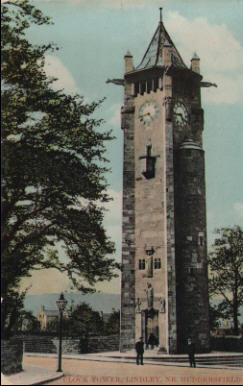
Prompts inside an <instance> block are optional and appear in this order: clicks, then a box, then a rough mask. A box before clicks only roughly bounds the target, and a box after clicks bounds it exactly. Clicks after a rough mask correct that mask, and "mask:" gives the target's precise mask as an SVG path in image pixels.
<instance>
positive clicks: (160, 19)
mask: <svg viewBox="0 0 243 386" xmlns="http://www.w3.org/2000/svg"><path fill="white" fill-rule="evenodd" d="M162 9H163V8H162V7H160V8H159V22H160V23H162Z"/></svg>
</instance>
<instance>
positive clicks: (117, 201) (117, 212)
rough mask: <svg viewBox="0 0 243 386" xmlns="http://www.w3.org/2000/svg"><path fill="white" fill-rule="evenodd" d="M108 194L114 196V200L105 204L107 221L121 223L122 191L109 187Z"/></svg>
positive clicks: (110, 223)
mask: <svg viewBox="0 0 243 386" xmlns="http://www.w3.org/2000/svg"><path fill="white" fill-rule="evenodd" d="M107 194H108V195H109V196H110V197H112V198H113V200H112V201H110V202H108V203H107V204H105V208H106V210H107V211H106V215H105V222H106V223H107V224H108V225H114V224H116V225H119V224H120V223H121V213H122V192H118V191H116V190H113V189H108V190H107Z"/></svg>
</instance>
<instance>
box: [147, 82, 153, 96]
mask: <svg viewBox="0 0 243 386" xmlns="http://www.w3.org/2000/svg"><path fill="white" fill-rule="evenodd" d="M151 90H152V79H148V80H147V93H150V91H151Z"/></svg>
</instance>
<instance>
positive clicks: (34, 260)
mask: <svg viewBox="0 0 243 386" xmlns="http://www.w3.org/2000/svg"><path fill="white" fill-rule="evenodd" d="M1 13H2V83H3V87H2V121H3V126H2V150H3V155H2V170H3V172H2V175H3V180H2V197H3V198H2V274H3V279H2V297H3V302H4V304H3V308H4V310H5V313H4V314H5V316H6V315H8V314H9V312H11V310H10V309H9V304H8V303H7V301H6V299H7V298H8V297H9V296H10V294H11V293H12V294H13V292H14V291H15V293H16V289H17V288H18V286H19V284H20V280H21V278H23V277H25V276H30V271H31V270H33V269H35V270H39V269H44V268H56V269H58V270H59V271H61V272H66V273H67V275H68V276H69V278H70V279H71V280H72V282H73V284H74V286H76V288H78V289H79V290H81V291H84V292H85V291H88V290H91V289H92V288H93V287H94V285H95V283H96V282H97V281H103V280H110V279H111V278H112V277H114V276H116V275H115V273H114V270H115V269H116V268H117V264H116V263H115V260H114V258H112V257H108V256H109V255H111V254H112V253H113V252H114V244H113V243H112V242H111V240H110V239H109V238H108V237H107V234H106V231H105V229H104V227H103V217H104V208H103V206H102V205H103V203H105V202H107V201H108V200H109V199H110V198H109V197H108V195H107V193H106V192H107V182H106V179H105V173H106V172H107V171H108V168H107V166H106V162H108V161H107V159H106V158H105V142H106V141H110V140H111V139H113V137H112V135H111V133H110V132H109V131H105V130H104V129H102V127H101V125H102V123H103V120H102V119H94V118H93V117H92V114H93V112H94V111H95V110H96V109H97V108H98V107H99V106H100V104H101V102H102V101H95V102H93V103H90V104H87V103H84V98H83V97H82V96H80V95H74V96H72V95H67V94H65V93H64V92H63V90H58V91H55V90H54V89H53V87H52V83H53V82H54V80H55V79H49V78H48V77H47V75H46V73H45V71H44V64H45V55H46V53H47V52H49V51H54V50H55V49H56V48H55V46H54V45H52V44H47V45H33V44H31V43H30V41H28V40H27V38H26V31H27V29H28V28H30V27H31V25H32V24H37V25H40V26H41V25H42V24H50V19H49V18H48V17H46V16H44V15H43V14H42V12H41V11H40V10H39V9H37V8H36V7H34V6H33V5H31V4H30V2H29V0H16V1H14V2H11V1H7V2H5V3H4V4H3V5H2V7H1ZM60 251H62V252H60ZM17 292H18V291H17ZM5 321H6V318H5Z"/></svg>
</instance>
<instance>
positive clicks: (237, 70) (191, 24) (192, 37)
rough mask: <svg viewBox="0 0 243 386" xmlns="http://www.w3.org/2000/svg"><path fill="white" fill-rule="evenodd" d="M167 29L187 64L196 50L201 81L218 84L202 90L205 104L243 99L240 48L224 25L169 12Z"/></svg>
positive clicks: (241, 50)
mask: <svg viewBox="0 0 243 386" xmlns="http://www.w3.org/2000/svg"><path fill="white" fill-rule="evenodd" d="M166 28H167V30H168V31H169V33H170V34H171V36H172V38H173V40H174V42H175V43H176V46H177V48H178V50H179V51H180V53H181V54H182V56H183V58H184V60H185V62H186V64H187V65H189V64H190V59H191V57H192V55H193V53H194V52H195V51H196V52H197V54H198V56H199V57H200V58H201V73H202V75H203V77H204V79H205V80H208V81H211V82H213V83H216V84H217V85H218V88H210V89H203V90H202V95H203V97H204V96H205V102H206V103H211V102H214V103H229V104H233V103H236V102H237V101H242V100H243V73H242V67H243V47H242V46H241V44H240V42H239V41H237V39H236V38H235V37H234V35H233V34H232V32H231V31H230V30H229V29H228V27H227V26H226V25H224V24H210V23H209V22H208V21H207V19H206V18H203V17H198V18H195V19H194V20H192V21H190V20H188V19H186V18H185V17H183V16H182V15H180V14H179V13H178V12H169V14H168V20H167V21H166ZM205 102H204V103H205Z"/></svg>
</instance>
